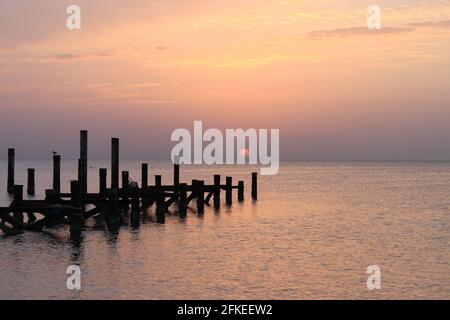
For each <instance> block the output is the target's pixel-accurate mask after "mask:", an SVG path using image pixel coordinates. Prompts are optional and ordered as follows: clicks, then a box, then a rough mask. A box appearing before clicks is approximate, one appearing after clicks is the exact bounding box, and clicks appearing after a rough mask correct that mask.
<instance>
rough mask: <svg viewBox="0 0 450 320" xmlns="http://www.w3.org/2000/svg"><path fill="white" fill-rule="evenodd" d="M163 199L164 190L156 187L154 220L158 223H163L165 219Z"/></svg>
mask: <svg viewBox="0 0 450 320" xmlns="http://www.w3.org/2000/svg"><path fill="white" fill-rule="evenodd" d="M164 200H165V197H164V192H163V190H161V189H160V188H158V189H157V191H156V220H157V222H158V223H165V221H166V207H165V204H164Z"/></svg>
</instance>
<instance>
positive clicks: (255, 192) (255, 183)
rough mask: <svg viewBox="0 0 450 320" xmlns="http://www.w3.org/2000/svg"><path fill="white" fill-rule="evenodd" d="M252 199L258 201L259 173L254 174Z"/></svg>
mask: <svg viewBox="0 0 450 320" xmlns="http://www.w3.org/2000/svg"><path fill="white" fill-rule="evenodd" d="M252 199H253V200H257V199H258V173H257V172H252Z"/></svg>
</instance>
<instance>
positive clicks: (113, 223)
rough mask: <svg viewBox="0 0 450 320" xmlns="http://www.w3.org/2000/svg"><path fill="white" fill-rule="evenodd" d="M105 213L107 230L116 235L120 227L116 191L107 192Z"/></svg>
mask: <svg viewBox="0 0 450 320" xmlns="http://www.w3.org/2000/svg"><path fill="white" fill-rule="evenodd" d="M107 209H108V210H107V212H106V224H107V225H108V229H109V230H110V231H111V232H113V233H116V232H117V231H118V229H119V227H120V211H121V209H120V205H119V198H118V190H117V189H111V190H109V195H108V207H107Z"/></svg>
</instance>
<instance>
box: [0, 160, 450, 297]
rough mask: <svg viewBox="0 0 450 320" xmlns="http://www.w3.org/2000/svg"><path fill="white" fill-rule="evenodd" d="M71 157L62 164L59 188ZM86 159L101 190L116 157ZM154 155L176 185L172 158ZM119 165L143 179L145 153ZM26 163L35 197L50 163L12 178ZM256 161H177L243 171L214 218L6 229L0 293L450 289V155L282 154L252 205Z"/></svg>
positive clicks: (1, 177)
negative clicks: (371, 276) (373, 274)
mask: <svg viewBox="0 0 450 320" xmlns="http://www.w3.org/2000/svg"><path fill="white" fill-rule="evenodd" d="M75 165H76V164H75V162H71V161H67V162H63V164H62V169H63V174H62V176H63V179H62V184H63V191H64V190H67V191H68V186H69V181H70V179H74V178H75V177H76V171H75ZM90 165H92V168H90V171H89V173H90V174H89V177H90V179H91V180H90V181H89V183H90V187H91V189H92V191H96V189H97V186H98V168H99V167H109V166H108V163H107V162H102V161H96V162H94V161H93V162H91V163H90ZM151 165H152V166H151V174H163V175H164V177H163V181H165V182H171V180H172V169H171V166H170V164H169V163H165V162H153V163H151ZM121 166H122V169H125V168H126V169H129V170H130V171H131V177H133V178H135V179H136V180H139V177H140V171H139V170H140V161H123V162H122V163H121ZM28 167H33V168H36V170H37V172H36V181H37V188H38V194H37V197H38V198H40V197H42V196H43V193H44V189H46V188H50V187H51V163H50V162H18V163H17V164H16V183H20V184H21V183H24V184H25V183H26V168H28ZM254 169H255V168H252V167H249V166H242V167H235V166H232V167H226V166H217V167H203V166H195V167H194V166H192V167H183V168H182V179H183V180H186V181H190V180H191V179H193V178H204V179H205V180H207V181H209V182H212V176H213V174H215V173H221V174H222V175H224V176H225V175H233V176H234V177H235V178H236V179H245V182H246V201H245V202H244V203H243V204H238V203H237V202H236V201H235V202H234V204H233V206H232V208H231V209H228V208H226V207H225V206H224V207H223V208H222V209H221V211H220V213H218V214H216V213H214V211H213V210H212V209H210V208H206V213H205V215H204V216H203V217H199V216H197V215H196V214H195V213H194V212H191V213H190V214H189V215H188V217H187V219H186V220H184V221H181V220H179V219H178V218H177V217H176V216H172V217H169V218H168V219H167V220H166V224H165V225H158V224H156V223H154V222H152V221H151V220H149V219H146V220H145V221H143V223H142V224H141V227H140V228H139V229H136V230H133V229H132V228H131V227H122V228H121V229H120V233H119V234H118V235H113V234H110V233H108V231H94V230H92V229H87V230H85V231H84V235H83V241H82V242H81V244H74V243H71V242H70V241H69V239H68V230H67V228H65V227H62V228H59V229H57V230H50V231H49V232H47V233H32V232H27V233H24V234H22V235H19V236H14V237H4V238H0V263H1V272H0V298H1V299H9V298H25V299H28V298H38V299H53V298H62V299H104V298H115V299H316V298H317V299H319V298H320V299H331V298H337V299H353V298H357V299H358V298H369V299H379V298H389V299H391V298H400V299H404V298H437V299H449V298H450V281H449V279H450V250H449V245H450V241H449V240H450V163H302V162H286V163H283V164H282V166H281V170H280V173H279V174H278V175H277V176H273V177H260V181H259V201H258V202H257V203H252V201H251V200H250V195H249V191H250V190H249V186H250V181H249V178H250V174H249V173H250V172H251V171H252V170H254ZM5 171H6V164H5V163H4V162H1V163H0V183H1V185H0V203H1V204H0V205H2V206H5V205H8V204H9V200H10V199H9V198H8V196H7V195H6V194H5V193H6V191H5V189H6V177H5V175H6V172H5ZM235 196H236V195H235ZM223 199H224V196H223ZM235 200H236V199H235ZM72 264H78V265H80V266H81V272H82V290H81V291H69V290H68V289H67V287H66V279H67V275H66V268H67V267H68V266H69V265H72ZM369 265H378V266H379V267H380V268H381V273H382V288H381V290H376V291H370V290H368V289H367V287H366V280H367V276H368V275H367V274H366V268H367V267H368V266H369Z"/></svg>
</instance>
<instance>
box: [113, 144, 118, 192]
mask: <svg viewBox="0 0 450 320" xmlns="http://www.w3.org/2000/svg"><path fill="white" fill-rule="evenodd" d="M111 189H119V139H118V138H112V139H111Z"/></svg>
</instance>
